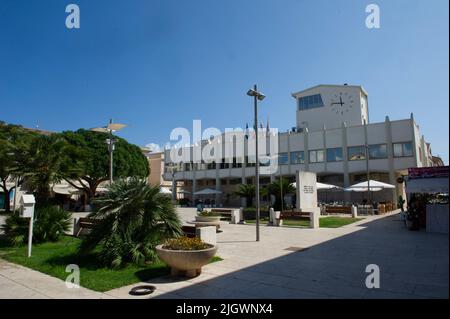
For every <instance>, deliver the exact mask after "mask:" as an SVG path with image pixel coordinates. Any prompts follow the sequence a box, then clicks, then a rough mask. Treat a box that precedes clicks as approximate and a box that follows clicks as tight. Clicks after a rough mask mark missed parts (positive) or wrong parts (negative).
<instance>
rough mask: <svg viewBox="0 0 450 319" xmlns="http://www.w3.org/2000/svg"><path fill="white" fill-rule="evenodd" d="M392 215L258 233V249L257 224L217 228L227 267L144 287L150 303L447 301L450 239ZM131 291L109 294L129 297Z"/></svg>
mask: <svg viewBox="0 0 450 319" xmlns="http://www.w3.org/2000/svg"><path fill="white" fill-rule="evenodd" d="M397 213H398V212H394V213H390V214H386V215H383V216H368V217H366V218H365V219H364V220H362V221H359V222H357V223H354V224H351V225H346V226H344V227H340V228H335V229H325V228H321V229H319V230H312V229H305V228H291V227H289V228H288V227H282V228H280V227H270V226H262V227H261V241H260V242H255V226H254V225H231V224H227V223H222V225H221V229H222V230H223V232H222V233H219V234H218V245H219V250H218V255H219V256H221V257H223V258H224V260H223V261H220V262H216V263H213V264H209V265H207V266H205V267H204V270H203V272H202V274H201V275H200V276H199V277H197V278H193V279H185V280H184V281H183V280H182V279H179V278H178V279H176V281H174V279H171V277H166V278H165V279H164V283H160V282H158V281H156V280H149V283H150V284H153V285H155V286H156V288H157V289H156V294H154V295H151V296H150V297H151V298H158V299H159V298H165V296H167V297H168V298H283V299H286V298H374V299H376V298H400V299H404V298H407V299H414V298H448V264H449V259H448V235H442V234H429V233H425V232H412V231H409V230H407V229H406V228H405V226H404V224H403V223H401V222H400V221H399V217H398V214H397ZM191 218H193V216H184V219H185V220H189V219H191ZM289 247H303V248H308V249H307V250H303V251H301V252H292V251H289V250H286V248H289ZM372 263H374V264H377V265H378V266H379V267H380V270H381V288H380V289H368V288H367V287H366V286H365V279H366V276H367V275H368V274H367V273H366V272H365V267H366V266H367V265H368V264H372ZM180 280H181V281H180ZM131 287H132V286H128V287H122V288H118V289H115V290H113V291H109V292H107V293H108V294H111V295H114V296H115V297H118V298H127V297H129V296H128V291H129V290H130V289H131Z"/></svg>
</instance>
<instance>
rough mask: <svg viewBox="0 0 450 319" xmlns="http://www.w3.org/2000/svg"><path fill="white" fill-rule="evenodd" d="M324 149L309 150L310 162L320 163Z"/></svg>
mask: <svg viewBox="0 0 450 319" xmlns="http://www.w3.org/2000/svg"><path fill="white" fill-rule="evenodd" d="M324 157H325V156H324V151H323V150H315V151H309V162H310V163H322V162H323V161H324Z"/></svg>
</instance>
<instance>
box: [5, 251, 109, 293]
mask: <svg viewBox="0 0 450 319" xmlns="http://www.w3.org/2000/svg"><path fill="white" fill-rule="evenodd" d="M35 298H36V299H51V298H57V299H92V298H94V299H98V298H101V299H103V298H112V296H110V295H106V294H102V293H99V292H95V291H92V290H89V289H86V288H83V287H80V288H67V287H66V283H65V282H64V281H62V280H60V279H58V278H55V277H52V276H49V275H47V274H43V273H41V272H38V271H35V270H33V269H29V268H26V267H23V266H20V265H16V264H13V263H10V262H8V261H5V260H3V259H1V258H0V299H35Z"/></svg>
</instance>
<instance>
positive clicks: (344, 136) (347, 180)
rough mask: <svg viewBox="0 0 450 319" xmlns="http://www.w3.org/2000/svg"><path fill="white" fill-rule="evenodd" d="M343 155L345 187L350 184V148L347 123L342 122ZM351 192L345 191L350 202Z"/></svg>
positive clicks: (346, 198)
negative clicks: (348, 145)
mask: <svg viewBox="0 0 450 319" xmlns="http://www.w3.org/2000/svg"><path fill="white" fill-rule="evenodd" d="M342 155H343V157H344V158H343V160H344V162H343V167H344V172H343V173H344V174H343V175H344V188H345V187H349V186H350V174H349V170H348V149H347V123H345V122H342ZM350 200H351V192H344V201H346V202H350Z"/></svg>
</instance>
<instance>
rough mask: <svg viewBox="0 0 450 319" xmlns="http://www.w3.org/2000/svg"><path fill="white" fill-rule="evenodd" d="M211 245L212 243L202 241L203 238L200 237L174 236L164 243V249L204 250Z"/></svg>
mask: <svg viewBox="0 0 450 319" xmlns="http://www.w3.org/2000/svg"><path fill="white" fill-rule="evenodd" d="M210 247H211V245H210V244H207V243H205V242H203V241H201V239H200V238H198V237H193V238H189V237H179V238H172V239H169V240H168V241H167V242H166V243H165V244H164V245H163V248H164V249H170V250H202V249H207V248H210Z"/></svg>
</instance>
